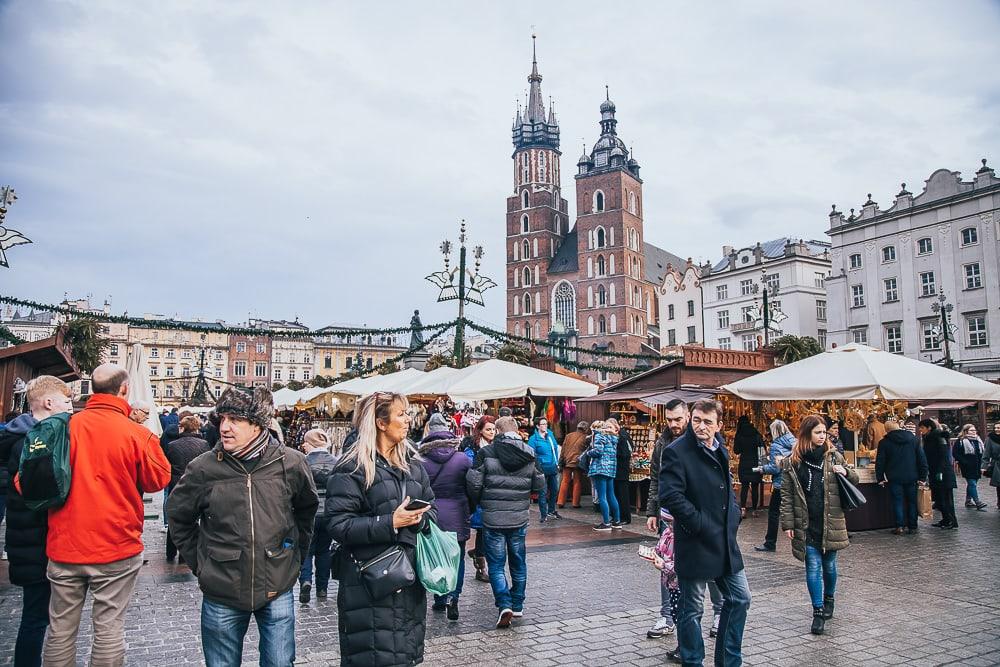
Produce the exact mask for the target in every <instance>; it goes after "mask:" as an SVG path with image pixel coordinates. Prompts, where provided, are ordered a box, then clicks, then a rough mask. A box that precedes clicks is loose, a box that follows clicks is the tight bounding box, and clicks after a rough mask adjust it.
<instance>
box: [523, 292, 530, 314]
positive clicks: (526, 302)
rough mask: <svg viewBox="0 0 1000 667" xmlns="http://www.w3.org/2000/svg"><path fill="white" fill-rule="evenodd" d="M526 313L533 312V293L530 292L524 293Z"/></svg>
mask: <svg viewBox="0 0 1000 667" xmlns="http://www.w3.org/2000/svg"><path fill="white" fill-rule="evenodd" d="M524 314H525V315H530V314H531V295H530V294H525V295H524Z"/></svg>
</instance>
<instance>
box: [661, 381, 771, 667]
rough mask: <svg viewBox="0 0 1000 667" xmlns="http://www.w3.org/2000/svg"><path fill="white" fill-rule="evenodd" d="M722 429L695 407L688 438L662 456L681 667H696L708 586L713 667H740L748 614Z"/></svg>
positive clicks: (708, 410) (717, 419)
mask: <svg viewBox="0 0 1000 667" xmlns="http://www.w3.org/2000/svg"><path fill="white" fill-rule="evenodd" d="M721 427H722V406H721V405H720V404H719V403H718V402H717V401H711V400H702V401H695V402H694V403H693V404H692V406H691V424H690V427H689V428H688V430H687V432H685V433H684V435H682V436H681V437H679V438H677V439H676V440H674V441H673V442H672V443H671V444H670V446H669V447H667V448H666V450H664V453H663V462H662V467H661V469H660V484H659V493H660V503H661V505H663V506H664V507H666V508H667V509H668V510H669V511H670V513H671V514H672V515H673V517H674V522H675V525H676V526H677V528H676V529H675V538H674V539H675V543H674V544H675V550H674V567H675V570H676V572H677V576H678V579H679V580H680V587H681V601H680V605H679V607H680V609H679V616H678V622H677V625H678V632H677V638H678V640H679V643H680V654H681V661H682V662H683V664H685V665H701V664H702V661H703V660H704V658H705V642H704V640H703V639H702V636H701V616H702V613H703V600H704V597H705V588H706V586H707V584H708V582H709V581H715V583H716V585H718V587H719V590H720V591H721V592H722V596H723V600H724V601H723V605H722V614H721V615H720V618H719V630H718V635H719V638H718V639H717V640H716V643H715V664H716V665H718V666H722V665H726V666H727V667H729V666H733V665H735V666H738V665H740V664H742V661H743V658H742V650H743V649H742V645H743V629H744V626H745V625H746V618H747V610H748V609H749V608H750V599H751V596H750V586H749V584H748V583H747V578H746V573H745V572H744V569H743V556H742V554H741V553H740V547H739V544H737V542H736V531H737V529H738V528H739V525H740V512H739V507H738V506H737V504H736V496H735V495H734V493H733V480H732V475H731V474H730V473H729V456H728V454H727V453H726V448H725V446H724V445H723V444H722V443H720V442H719V441H718V440H716V435H717V434H718V433H719V431H720V430H721Z"/></svg>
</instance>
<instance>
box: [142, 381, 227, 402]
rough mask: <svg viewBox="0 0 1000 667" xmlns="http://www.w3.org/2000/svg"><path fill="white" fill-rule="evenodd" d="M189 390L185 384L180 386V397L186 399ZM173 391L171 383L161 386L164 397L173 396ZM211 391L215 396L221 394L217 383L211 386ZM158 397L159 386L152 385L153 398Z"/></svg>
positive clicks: (220, 388)
mask: <svg viewBox="0 0 1000 667" xmlns="http://www.w3.org/2000/svg"><path fill="white" fill-rule="evenodd" d="M190 390H191V388H190V387H186V386H185V387H181V398H184V399H187V398H188V397H189V395H190ZM174 391H175V390H174V387H173V385H170V384H168V385H167V386H165V387H164V388H163V396H164V398H174ZM211 391H212V393H213V394H215V397H216V398H219V397H220V396H222V387H219V386H218V385H216V386H215V387H212V389H211ZM159 397H160V388H159V387H156V386H154V387H153V398H159Z"/></svg>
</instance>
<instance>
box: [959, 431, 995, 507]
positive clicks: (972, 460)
mask: <svg viewBox="0 0 1000 667" xmlns="http://www.w3.org/2000/svg"><path fill="white" fill-rule="evenodd" d="M985 450H986V448H985V447H984V446H983V441H982V440H980V439H979V433H978V431H976V427H975V426H973V425H972V424H966V425H965V426H963V427H962V430H961V431H960V432H959V434H958V440H957V441H956V442H955V445H954V447H953V448H952V450H951V456H952V458H954V459H955V462H956V463H957V464H958V468H959V470H961V471H962V477H964V478H965V485H966V489H965V506H966V507H973V508H975V509H976V510H978V511H980V512H985V511H986V503H984V502H982V501H981V500H979V478H980V476H981V475H982V470H983V453H984V452H985Z"/></svg>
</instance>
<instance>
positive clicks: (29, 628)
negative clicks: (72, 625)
mask: <svg viewBox="0 0 1000 667" xmlns="http://www.w3.org/2000/svg"><path fill="white" fill-rule="evenodd" d="M51 592H52V587H51V586H50V584H49V582H48V580H46V581H43V582H41V583H37V584H28V585H27V586H24V587H23V599H22V601H21V625H20V626H19V627H18V628H17V641H16V642H15V643H14V664H15V665H17V666H18V667H21V665H24V667H40V666H41V664H42V642H43V641H44V640H45V628H47V627H49V597H50V594H51Z"/></svg>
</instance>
